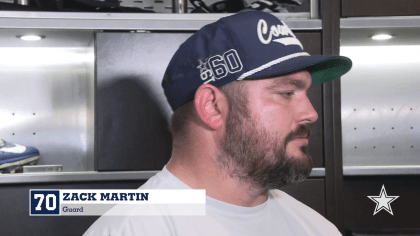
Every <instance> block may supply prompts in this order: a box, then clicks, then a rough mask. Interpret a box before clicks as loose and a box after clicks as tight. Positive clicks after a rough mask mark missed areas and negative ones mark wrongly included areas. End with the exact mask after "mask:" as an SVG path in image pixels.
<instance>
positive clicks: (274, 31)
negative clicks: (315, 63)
mask: <svg viewBox="0 0 420 236" xmlns="http://www.w3.org/2000/svg"><path fill="white" fill-rule="evenodd" d="M282 23H283V22H282ZM257 33H258V39H259V40H260V42H261V43H263V44H269V43H271V42H272V41H273V42H276V43H281V44H283V45H285V46H288V45H299V46H300V48H302V50H303V46H302V44H301V43H300V42H299V40H298V39H296V37H295V35H294V34H293V32H292V31H291V30H290V29H289V27H287V25H286V24H284V23H283V25H277V26H274V25H272V26H271V27H270V32H268V27H267V22H265V20H263V19H260V20H259V21H258V25H257ZM267 33H268V38H267V39H265V38H264V35H266V34H267ZM280 35H282V36H290V37H283V38H278V39H273V36H274V37H278V36H280Z"/></svg>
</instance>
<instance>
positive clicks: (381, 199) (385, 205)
mask: <svg viewBox="0 0 420 236" xmlns="http://www.w3.org/2000/svg"><path fill="white" fill-rule="evenodd" d="M367 197H368V198H370V200H372V201H374V202H375V203H376V207H375V211H374V212H373V215H375V214H376V213H378V212H379V211H381V210H386V211H387V212H389V214H391V215H394V213H392V209H391V202H393V201H395V199H397V198H399V197H400V196H388V195H387V194H386V190H385V185H382V189H381V193H380V194H379V196H367Z"/></svg>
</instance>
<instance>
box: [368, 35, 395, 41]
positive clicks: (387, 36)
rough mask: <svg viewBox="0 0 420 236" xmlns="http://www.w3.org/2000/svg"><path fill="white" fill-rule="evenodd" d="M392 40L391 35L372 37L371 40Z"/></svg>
mask: <svg viewBox="0 0 420 236" xmlns="http://www.w3.org/2000/svg"><path fill="white" fill-rule="evenodd" d="M390 38H392V35H389V34H377V35H374V36H372V39H374V40H386V39H390Z"/></svg>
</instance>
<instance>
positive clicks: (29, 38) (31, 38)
mask: <svg viewBox="0 0 420 236" xmlns="http://www.w3.org/2000/svg"><path fill="white" fill-rule="evenodd" d="M16 38H20V39H22V40H27V41H36V40H41V39H44V38H45V36H44V35H18V36H16Z"/></svg>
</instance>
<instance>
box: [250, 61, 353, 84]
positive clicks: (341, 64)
mask: <svg viewBox="0 0 420 236" xmlns="http://www.w3.org/2000/svg"><path fill="white" fill-rule="evenodd" d="M351 67H352V62H351V60H350V59H349V58H347V57H343V56H334V55H333V56H301V57H295V58H292V59H289V60H285V61H282V62H281V63H278V64H274V65H272V66H270V67H268V68H266V69H264V70H262V71H259V72H257V73H255V74H253V75H252V76H249V77H247V78H244V79H264V78H271V77H275V76H281V75H284V74H288V73H291V72H294V71H298V70H302V69H307V70H308V72H309V73H310V74H311V76H312V84H322V83H326V82H329V81H331V80H333V79H336V78H339V77H340V76H342V75H344V74H345V73H347V72H348V71H349V70H350V69H351Z"/></svg>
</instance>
